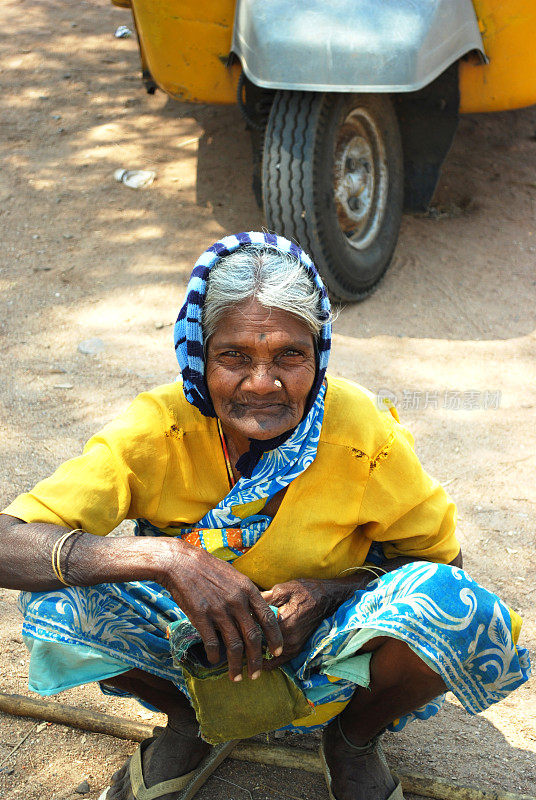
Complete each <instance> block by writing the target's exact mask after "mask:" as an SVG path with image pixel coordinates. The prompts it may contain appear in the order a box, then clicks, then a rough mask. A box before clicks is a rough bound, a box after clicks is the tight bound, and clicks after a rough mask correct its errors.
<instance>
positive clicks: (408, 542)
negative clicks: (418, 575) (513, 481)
mask: <svg viewBox="0 0 536 800" xmlns="http://www.w3.org/2000/svg"><path fill="white" fill-rule="evenodd" d="M393 416H395V415H393ZM360 525H361V526H362V528H361V530H362V532H363V533H365V535H366V536H367V537H368V538H369V539H371V540H372V541H375V542H382V543H383V549H384V552H385V555H386V556H387V557H388V558H395V557H397V556H405V557H408V558H419V557H422V558H423V559H424V560H427V561H436V562H440V563H445V564H448V563H449V562H450V561H452V560H453V559H454V558H455V557H456V556H457V555H458V553H459V551H460V545H459V543H458V540H457V538H456V534H455V528H456V506H455V505H454V503H453V502H452V500H451V499H450V498H449V497H448V495H447V493H446V492H445V490H444V489H443V487H442V486H441V485H440V484H439V483H438V482H437V481H436V480H434V479H433V478H431V477H430V475H428V474H427V473H426V472H425V471H424V469H423V467H422V465H421V463H420V461H419V459H418V458H417V455H416V454H415V451H414V449H413V437H412V435H411V433H410V432H409V431H408V430H407V429H406V428H404V427H403V426H402V425H400V424H399V423H398V422H394V423H393V425H392V430H391V433H390V435H389V437H388V439H387V440H386V441H385V442H384V444H383V446H382V447H381V448H380V449H379V451H378V452H377V453H376V454H375V455H374V456H373V458H372V459H371V462H370V474H369V479H368V483H367V486H366V489H365V493H364V496H363V502H362V504H361V510H360Z"/></svg>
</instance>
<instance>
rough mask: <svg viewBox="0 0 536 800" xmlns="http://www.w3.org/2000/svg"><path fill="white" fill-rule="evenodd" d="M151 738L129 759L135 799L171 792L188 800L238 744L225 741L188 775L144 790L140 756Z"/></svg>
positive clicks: (103, 799)
mask: <svg viewBox="0 0 536 800" xmlns="http://www.w3.org/2000/svg"><path fill="white" fill-rule="evenodd" d="M154 739H155V737H152V738H151V739H145V740H144V741H143V742H142V743H141V744H140V745H139V747H137V748H136V750H135V751H134V753H133V754H132V756H131V758H130V763H129V776H130V787H131V790H132V794H133V795H134V797H135V798H136V800H158V798H159V797H163V796H165V795H166V794H170V793H171V792H176V796H175V798H174V800H191V798H192V797H194V796H195V795H196V794H197V792H198V791H199V789H200V788H201V787H202V786H203V785H204V784H205V783H206V782H207V780H208V779H209V777H210V776H211V775H212V773H213V772H214V771H215V770H216V769H217V767H218V766H219V765H220V764H221V762H222V761H223V760H224V759H225V758H226V757H227V756H228V755H229V753H230V752H231V750H233V748H234V747H236V745H237V744H238V742H239V740H238V739H236V740H234V741H232V742H224V743H223V744H219V745H216V746H215V747H213V748H212V750H211V751H210V753H209V754H208V755H207V756H205V758H204V759H203V760H202V761H201V763H200V764H199V765H198V766H197V767H196V768H195V769H193V770H192V771H191V772H187V773H186V775H180V776H179V777H178V778H171V779H170V780H167V781H162V782H161V783H156V784H155V785H154V786H149V787H147V786H146V785H145V781H144V779H143V771H142V755H143V751H144V749H145V748H146V747H147V746H148V745H149V744H151V742H153V741H154ZM108 789H110V787H109V786H107V787H106V789H105V790H104V791H103V792H102V794H101V795H100V797H99V800H106V797H107V794H108Z"/></svg>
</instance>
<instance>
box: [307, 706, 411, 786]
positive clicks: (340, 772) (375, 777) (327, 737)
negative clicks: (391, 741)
mask: <svg viewBox="0 0 536 800" xmlns="http://www.w3.org/2000/svg"><path fill="white" fill-rule="evenodd" d="M322 747H323V752H324V758H325V759H326V763H327V765H328V769H329V772H330V775H331V792H332V794H333V797H334V798H336V800H387V798H388V797H389V796H390V795H391V793H392V792H393V790H394V789H395V787H396V783H395V781H394V780H393V777H392V775H391V773H390V772H389V768H388V767H387V765H386V764H385V762H384V760H383V759H382V758H381V756H380V751H379V747H378V746H377V744H376V743H375V742H374V740H373V741H372V742H371V744H370V745H368V746H365V747H363V748H356V747H353V746H352V745H350V744H348V741H345V738H344V737H343V735H342V733H341V730H340V727H339V722H338V720H337V719H334V720H333V721H332V722H331V723H330V724H329V725H328V726H327V728H326V729H325V730H324V733H323V736H322Z"/></svg>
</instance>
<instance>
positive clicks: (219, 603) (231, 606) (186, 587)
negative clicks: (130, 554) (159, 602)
mask: <svg viewBox="0 0 536 800" xmlns="http://www.w3.org/2000/svg"><path fill="white" fill-rule="evenodd" d="M159 542H162V539H160V540H159ZM166 544H168V554H169V555H168V559H167V563H165V565H164V569H163V574H162V576H161V577H159V583H161V584H162V585H163V586H164V588H165V589H167V590H168V591H169V592H170V594H171V595H172V596H173V599H174V600H175V601H176V603H177V604H178V605H179V606H180V608H181V609H182V611H184V613H185V614H186V616H187V617H188V619H189V620H190V622H191V623H192V625H194V627H195V628H196V629H197V630H198V632H199V634H200V635H201V637H202V639H203V644H204V646H205V650H206V653H207V658H208V660H209V661H210V663H211V664H216V663H217V662H218V661H219V660H220V641H219V639H218V634H220V636H221V638H222V639H223V642H224V644H225V648H226V651H227V661H228V664H229V677H230V679H231V680H232V681H240V680H242V663H243V657H244V655H245V656H246V660H247V665H248V675H249V677H250V678H252V679H254V680H255V678H257V677H259V675H260V672H261V670H262V662H263V657H262V640H263V634H264V637H265V639H266V643H267V645H268V647H269V649H270V651H271V653H272V654H273V655H274V656H276V657H277V656H279V655H281V653H282V651H283V637H282V634H281V631H280V629H279V625H278V623H277V619H276V616H275V614H274V613H273V611H272V610H271V608H270V606H269V605H268V604H267V603H266V601H265V600H264V599H263V597H262V595H261V593H260V591H259V589H257V587H256V586H255V584H254V583H253V582H252V581H251V580H250V579H249V578H247V577H246V576H245V575H242V573H240V572H238V571H237V570H236V569H234V567H232V566H231V565H230V564H229V563H227V562H226V561H222V560H221V559H219V558H216V557H215V556H213V555H210V553H207V552H206V550H203V549H202V548H200V547H194V546H193V545H190V544H188V543H186V542H184V541H181V540H179V539H170V540H166Z"/></svg>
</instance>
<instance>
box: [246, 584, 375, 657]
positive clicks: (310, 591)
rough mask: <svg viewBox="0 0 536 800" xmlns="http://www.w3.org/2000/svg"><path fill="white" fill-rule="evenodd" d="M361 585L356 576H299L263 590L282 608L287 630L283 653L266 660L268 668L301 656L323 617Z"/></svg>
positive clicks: (280, 615) (281, 617) (283, 625)
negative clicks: (348, 577) (349, 577)
mask: <svg viewBox="0 0 536 800" xmlns="http://www.w3.org/2000/svg"><path fill="white" fill-rule="evenodd" d="M359 588H363V586H359V585H356V581H355V578H354V580H353V581H348V580H347V579H339V580H337V579H334V580H318V579H313V578H299V579H297V580H292V581H287V582H286V583H278V584H276V586H274V587H273V588H272V589H270V590H269V591H266V592H261V594H262V596H263V598H264V599H265V600H266V602H267V603H268V604H269V605H271V606H277V608H278V609H279V613H278V615H277V621H278V623H279V628H280V630H281V633H282V634H283V653H282V655H280V656H279V657H278V658H273V659H270V660H269V661H265V662H264V668H265V669H273V668H274V667H277V666H279V665H280V664H284V663H285V662H286V661H290V659H292V658H294V657H295V656H297V655H298V653H300V652H301V651H302V650H303V647H304V645H305V643H306V641H307V639H308V638H309V637H310V636H311V634H312V633H313V632H314V631H315V630H316V628H318V626H319V625H320V623H321V622H322V620H323V619H325V618H326V617H329V616H330V615H331V614H333V612H334V611H335V609H336V608H338V606H339V605H341V604H342V603H344V601H345V600H347V599H348V597H350V596H351V595H352V594H353V593H354V592H355V590H356V589H359Z"/></svg>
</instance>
